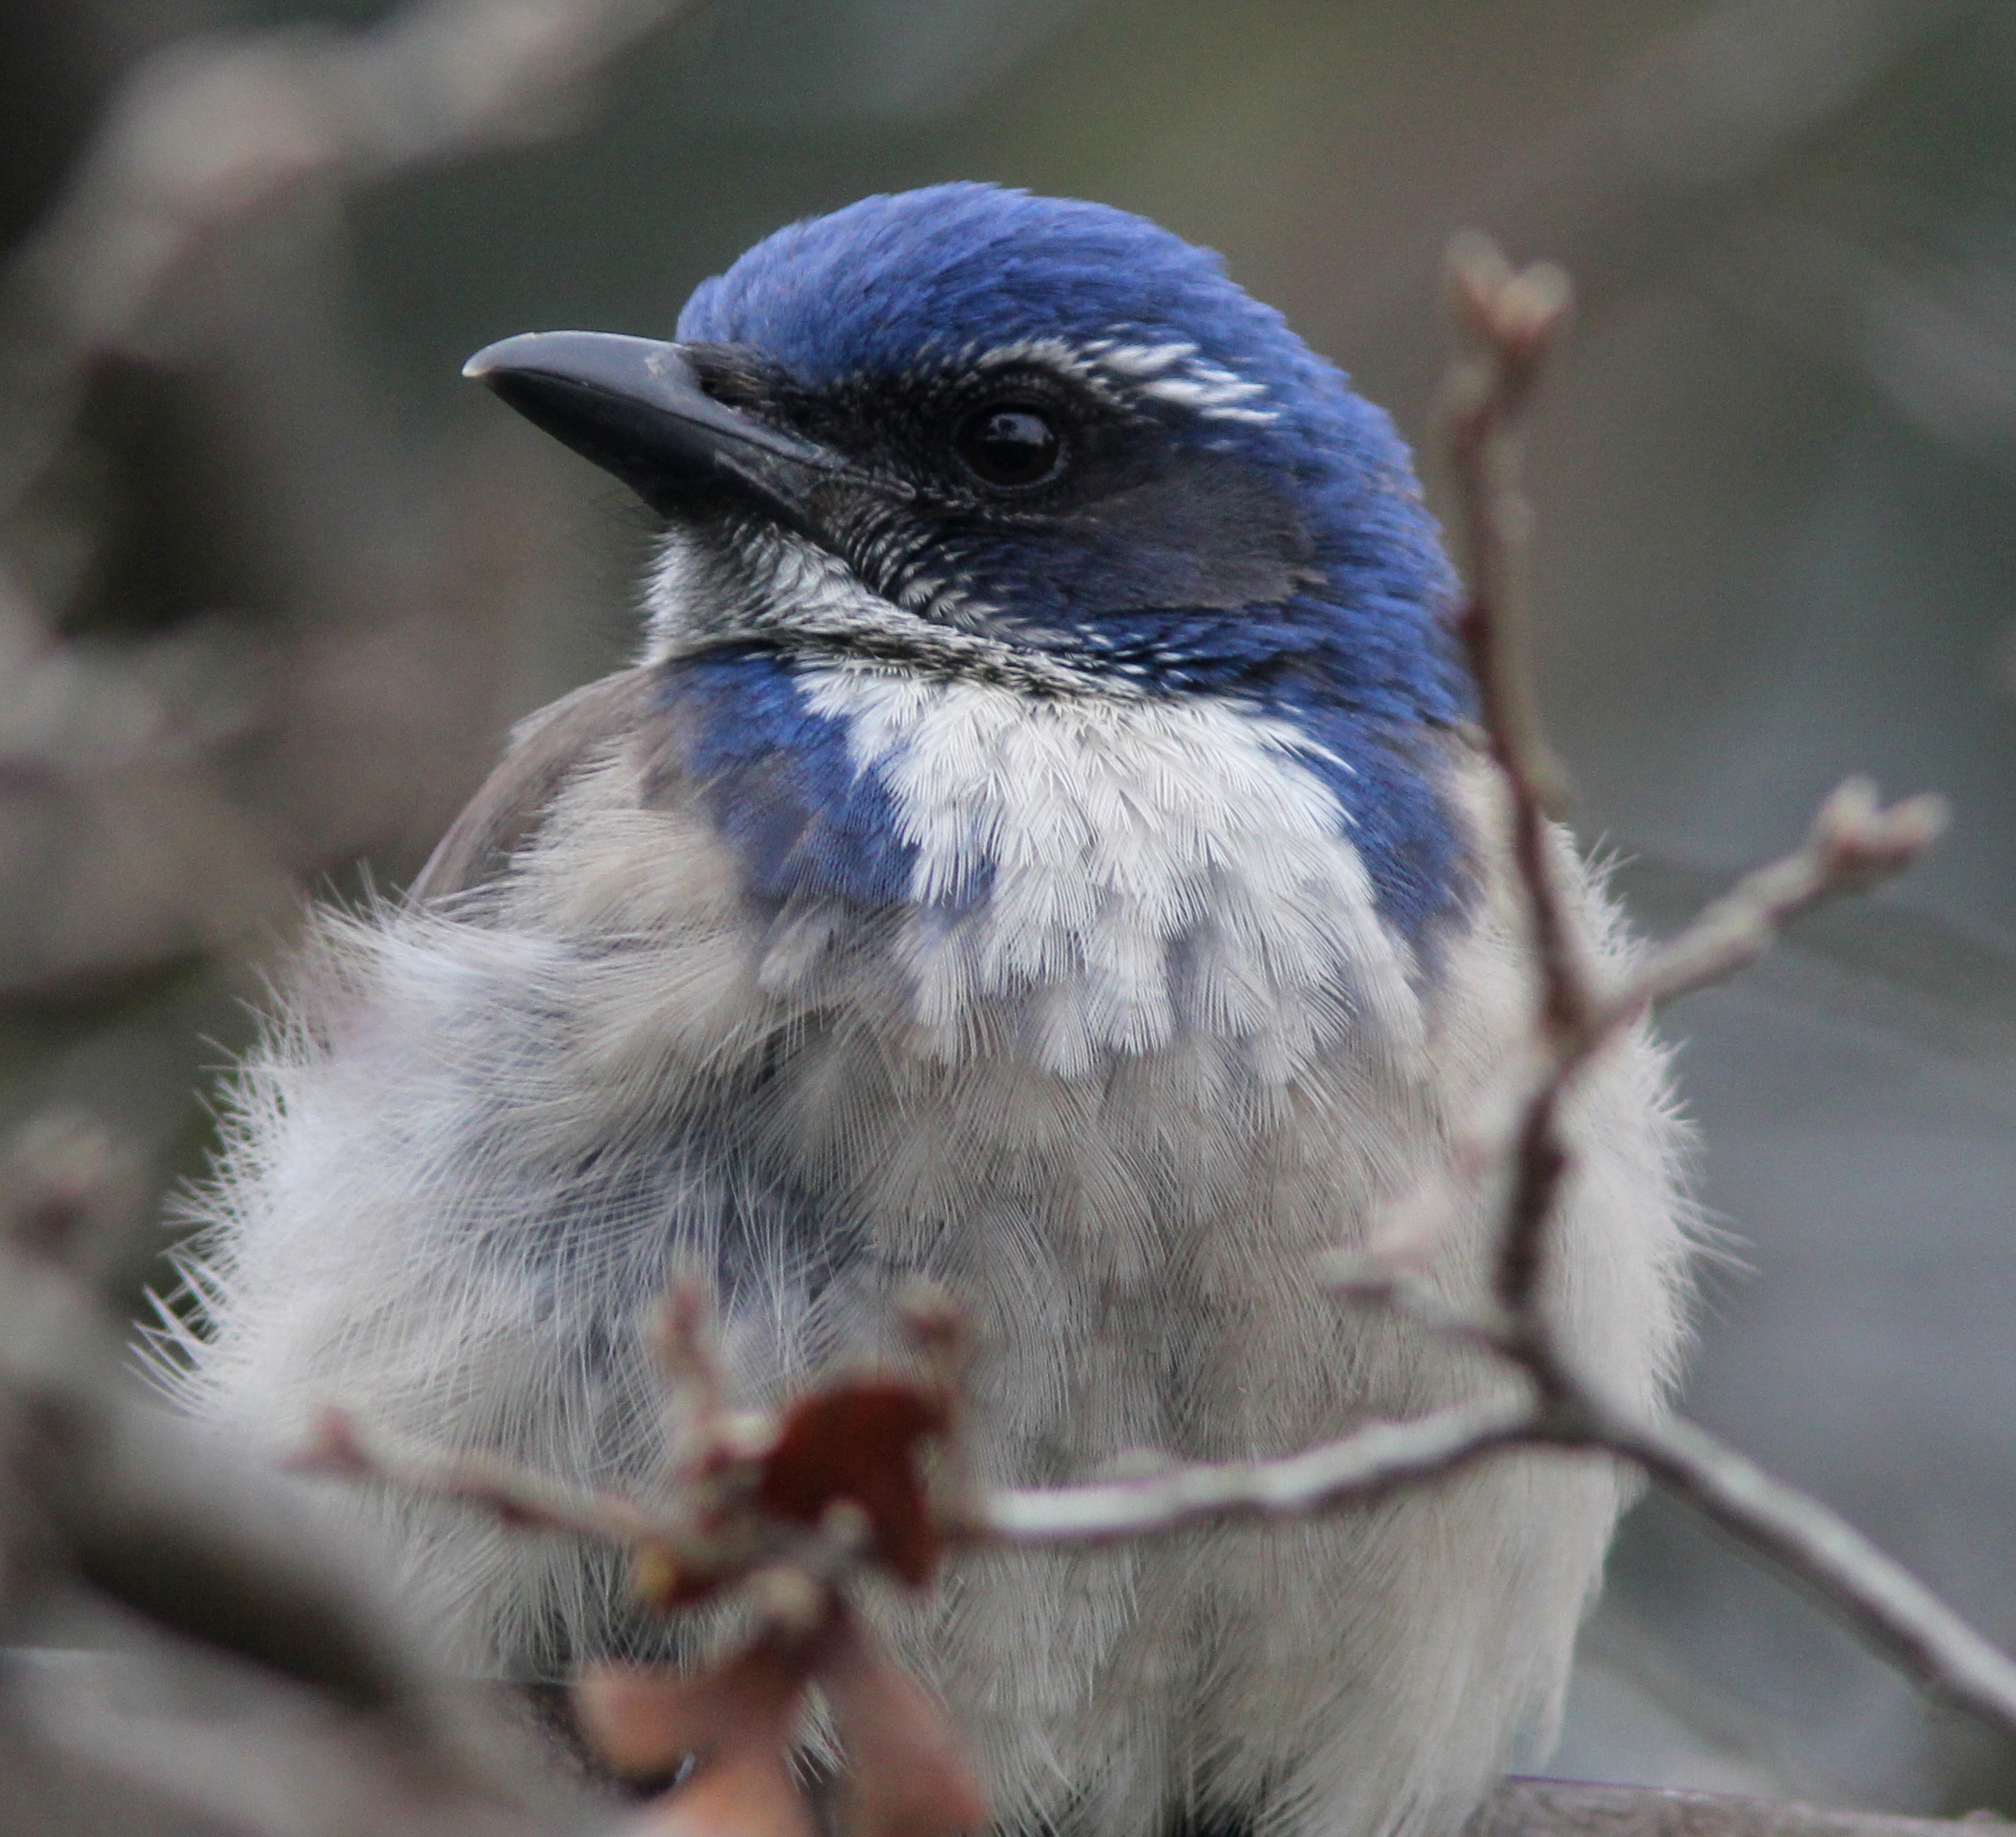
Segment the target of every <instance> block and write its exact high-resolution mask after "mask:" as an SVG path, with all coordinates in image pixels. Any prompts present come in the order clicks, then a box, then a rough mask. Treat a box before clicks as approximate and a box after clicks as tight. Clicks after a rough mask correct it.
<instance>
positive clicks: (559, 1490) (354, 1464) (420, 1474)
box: [286, 1407, 690, 1547]
mask: <svg viewBox="0 0 2016 1837" xmlns="http://www.w3.org/2000/svg"><path fill="white" fill-rule="evenodd" d="M286 1464H287V1465H288V1466H289V1467H290V1468H291V1469H293V1470H294V1471H295V1472H296V1473H301V1474H327V1475H329V1476H330V1477H332V1478H335V1479H350V1480H359V1481H365V1482H371V1483H375V1484H382V1485H387V1486H393V1487H397V1488H398V1489H400V1490H401V1491H402V1492H406V1493H413V1494H415V1495H416V1496H419V1497H421V1498H436V1499H446V1500H449V1501H451V1502H452V1503H455V1504H458V1505H468V1506H473V1507H475V1508H476V1509H478V1510H480V1511H483V1512H487V1513H490V1514H491V1515H492V1516H494V1517H495V1518H498V1519H499V1520H500V1521H502V1522H503V1523H506V1524H509V1525H513V1526H516V1527H519V1528H524V1529H527V1530H533V1531H553V1532H565V1533H568V1534H571V1535H572V1536H575V1537H592V1538H595V1539H597V1541H600V1542H611V1543H619V1544H623V1545H626V1546H630V1547H637V1546H643V1545H659V1546H674V1547H676V1546H678V1545H679V1544H680V1543H682V1542H688V1541H690V1540H689V1533H688V1532H686V1530H685V1528H684V1527H683V1526H681V1525H680V1524H679V1523H677V1522H676V1521H675V1520H674V1518H671V1517H670V1515H662V1516H661V1515H660V1514H658V1513H652V1512H650V1511H648V1510H646V1509H645V1508H644V1507H643V1506H641V1505H640V1504H639V1503H637V1502H636V1501H635V1499H632V1498H626V1497H625V1496H624V1495H622V1494H620V1493H601V1492H597V1491H596V1490H594V1489H592V1488H589V1487H584V1486H570V1485H568V1484H567V1483H566V1482H564V1481H562V1480H557V1479H550V1478H548V1477H547V1476H545V1475H543V1474H534V1473H533V1472H531V1471H529V1470H528V1469H524V1468H522V1467H519V1466H517V1465H515V1464H513V1463H511V1462H509V1461H506V1460H503V1459H498V1458H495V1457H494V1456H489V1455H484V1454H448V1453H444V1452H442V1451H441V1450H436V1449H431V1448H426V1447H422V1446H421V1445H419V1444H417V1443H414V1442H410V1441H407V1440H405V1439H404V1438H403V1437H401V1436H397V1435H390V1434H388V1433H387V1431H385V1430H382V1429H369V1430H368V1429H366V1428H364V1427H363V1425H360V1424H359V1423H358V1421H357V1420H355V1419H354V1418H353V1417H352V1416H350V1415H349V1414H348V1412H347V1411H342V1410H338V1409H334V1408H329V1407H324V1409H323V1410H322V1411H320V1412H319V1414H318V1416H317V1417H316V1420H315V1422H314V1428H313V1430H312V1431H311V1433H310V1435H309V1441H308V1443H307V1445H305V1446H304V1448H302V1449H301V1450H300V1451H299V1452H298V1453H297V1454H294V1455H292V1456H290V1458H289V1459H288V1461H287V1463H286Z"/></svg>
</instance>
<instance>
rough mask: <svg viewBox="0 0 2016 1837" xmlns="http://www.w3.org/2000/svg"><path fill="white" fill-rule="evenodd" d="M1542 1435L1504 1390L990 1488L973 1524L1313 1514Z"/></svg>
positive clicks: (1027, 1539)
mask: <svg viewBox="0 0 2016 1837" xmlns="http://www.w3.org/2000/svg"><path fill="white" fill-rule="evenodd" d="M1539 1434H1540V1418H1539V1416H1537V1414H1536V1408H1535V1405H1534V1402H1533V1400H1532V1399H1531V1396H1522V1395H1521V1394H1520V1393H1519V1392H1518V1391H1499V1392H1497V1393H1495V1394H1493V1395H1491V1396H1484V1397H1479V1398H1477V1399H1474V1400H1473V1401H1469V1402H1466V1403H1461V1404H1458V1405H1455V1406H1453V1407H1451V1408H1449V1409H1447V1410H1439V1411H1434V1413H1433V1414H1432V1415H1429V1416H1420V1417H1417V1418H1415V1420H1412V1421H1410V1422H1397V1423H1396V1422H1375V1423H1368V1424H1367V1425H1366V1426H1365V1427H1364V1428H1362V1429H1360V1430H1357V1431H1356V1433H1355V1434H1352V1435H1346V1436H1345V1437H1343V1438H1342V1440H1337V1441H1332V1442H1326V1443H1323V1444H1322V1445H1320V1446H1317V1447H1315V1448H1310V1449H1306V1450H1303V1452H1302V1453H1300V1454H1289V1455H1287V1456H1284V1457H1283V1458H1282V1459H1278V1460H1255V1461H1225V1462H1218V1463H1213V1462H1205V1463H1198V1464H1190V1465H1181V1466H1171V1467H1167V1468H1165V1469H1162V1470H1161V1471H1159V1472H1157V1473H1154V1474H1148V1475H1146V1476H1144V1477H1143V1478H1142V1479H1133V1480H1118V1481H1113V1482H1109V1483H1108V1484H1103V1485H1091V1486H1062V1487H1053V1488H1044V1489H1027V1490H1018V1489H1010V1490H1002V1491H998V1492H995V1493H990V1494H987V1495H986V1497H985V1498H983V1500H982V1501H981V1505H980V1508H979V1516H978V1518H977V1519H976V1522H975V1523H972V1524H971V1525H970V1526H968V1527H966V1528H965V1532H966V1535H967V1537H969V1538H975V1539H982V1540H996V1541H999V1542H1008V1543H1105V1542H1113V1541H1115V1540H1117V1539H1119V1538H1122V1537H1145V1536H1150V1535H1154V1534H1159V1533H1161V1532H1169V1531H1176V1530H1181V1529H1182V1528H1185V1527H1186V1526H1189V1525H1193V1524H1199V1523H1208V1522H1212V1521H1215V1520H1218V1519H1222V1518H1307V1517H1308V1516H1310V1515H1311V1514H1312V1513H1317V1512H1322V1511H1328V1510H1332V1509H1334V1508H1337V1507H1338V1506H1340V1505H1345V1504H1349V1503H1355V1502H1356V1501H1357V1500H1360V1499H1363V1498H1367V1497H1368V1496H1370V1495H1372V1494H1375V1493H1383V1492H1386V1491H1389V1490H1390V1489H1392V1488H1393V1487H1395V1486H1397V1485H1399V1484H1401V1483H1402V1482H1404V1481H1409V1480H1419V1479H1428V1478H1429V1477H1431V1476H1433V1475H1434V1474H1445V1473H1447V1472H1449V1470H1450V1469H1452V1468H1455V1467H1459V1466H1462V1465H1463V1464H1465V1463H1467V1462H1468V1461H1471V1460H1474V1459H1477V1457H1478V1456H1479V1455H1480V1454H1486V1453H1488V1452H1490V1451H1491V1450H1494V1449H1498V1448H1504V1447H1509V1446H1511V1445H1513V1444H1515V1443H1517V1442H1520V1441H1526V1440H1534V1439H1536V1436H1537V1435H1539Z"/></svg>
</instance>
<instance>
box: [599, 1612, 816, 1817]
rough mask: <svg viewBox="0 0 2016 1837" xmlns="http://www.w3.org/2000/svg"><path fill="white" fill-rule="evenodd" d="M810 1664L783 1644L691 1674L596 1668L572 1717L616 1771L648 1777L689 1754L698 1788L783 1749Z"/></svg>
mask: <svg viewBox="0 0 2016 1837" xmlns="http://www.w3.org/2000/svg"><path fill="white" fill-rule="evenodd" d="M810 1670H811V1654H810V1653H809V1651H808V1650H806V1649H805V1648H804V1647H803V1646H802V1645H799V1644H792V1645H786V1644H785V1643H784V1642H782V1641H780V1640H758V1641H757V1643H756V1644H754V1645H749V1646H745V1647H744V1648H743V1649H742V1650H741V1651H739V1652H738V1653H736V1654H733V1656H732V1657H730V1658H728V1659H723V1661H722V1662H721V1663H720V1664H717V1665H714V1666H712V1667H710V1668H709V1669H707V1670H705V1671H702V1672H699V1673H698V1674H694V1675H692V1676H686V1675H682V1674H680V1673H679V1672H676V1671H672V1670H670V1669H646V1668H644V1667H640V1666H634V1665H616V1664H605V1665H596V1666H592V1667H591V1668H589V1669H587V1670H585V1671H584V1672H582V1674H581V1676H580V1677H579V1678H577V1679H576V1680H575V1684H574V1692H573V1697H574V1713H575V1716H576V1717H577V1719H578V1721H579V1722H580V1726H581V1732H582V1737H583V1739H585V1740H586V1741H587V1744H588V1746H589V1747H591V1748H592V1750H593V1751H594V1752H595V1753H596V1754H597V1756H599V1757H600V1758H601V1760H603V1761H606V1763H607V1764H608V1765H609V1766H611V1767H612V1768H614V1769H615V1771H616V1772H618V1773H621V1774H625V1775H627V1776H630V1777H631V1778H650V1777H651V1776H655V1775H659V1774H664V1773H669V1772H670V1771H673V1769H674V1768H675V1767H676V1766H679V1763H680V1761H684V1759H685V1758H686V1757H688V1756H689V1755H690V1756H692V1757H694V1759H695V1760H696V1761H698V1762H699V1770H698V1771H697V1772H696V1773H695V1775H694V1784H696V1785H697V1784H698V1783H699V1781H700V1780H701V1779H702V1778H704V1777H705V1776H707V1775H708V1774H709V1772H710V1771H713V1770H714V1769H715V1768H716V1767H718V1766H722V1765H724V1764H726V1763H728V1761H736V1762H737V1764H738V1765H739V1764H740V1761H739V1758H738V1757H741V1756H743V1754H744V1753H745V1752H755V1753H762V1754H765V1755H769V1756H772V1757H781V1756H782V1755H783V1754H784V1753H785V1752H786V1749H787V1748H788V1746H789V1743H790V1741H791V1730H792V1727H793V1726H794V1725H795V1724H796V1721H797V1717H798V1702H799V1698H800V1697H801V1695H802V1694H803V1693H804V1690H805V1686H806V1679H807V1676H808V1675H809V1673H810ZM779 1764H780V1765H781V1764H782V1761H780V1762H779ZM682 1790H684V1789H682Z"/></svg>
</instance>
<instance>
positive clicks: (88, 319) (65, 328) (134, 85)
mask: <svg viewBox="0 0 2016 1837" xmlns="http://www.w3.org/2000/svg"><path fill="white" fill-rule="evenodd" d="M682 5H683V0H409V4H407V5H406V6H404V7H401V8H400V9H399V10H398V11H397V12H394V13H392V15H391V16H390V17H388V18H387V19H386V20H384V21H383V22H381V23H379V24H378V25H377V26H374V27H371V28H369V29H368V30H366V31H363V32H356V33H353V34H349V35H348V36H343V35H338V34H334V33H331V32H326V31H314V30H306V29H298V28H297V29H293V30H275V31H269V32H247V33H241V34H236V35H229V36H226V35H218V36H216V37H202V38H198V39H196V40H194V41H178V42H177V43H174V44H172V45H170V46H168V47H167V48H166V49H164V50H163V51H158V52H156V53H155V54H154V55H153V56H151V57H149V58H147V59H146V60H144V61H143V62H142V63H141V65H140V66H139V69H138V70H136V71H134V73H133V75H132V76H130V77H129V79H128V80H126V82H125V83H124V85H123V86H122V89H121V91H120V93H119V95H118V96H117V97H116V98H115V99H114V102H113V104H112V105H111V107H110V110H109V112H108V115H107V117H106V119H105V123H104V124H103V125H102V127H101V128H100V131H99V134H98V135H97V138H96V140H95V144H94V145H93V146H92V147H91V149H90V151H89V152H88V153H87V154H86V155H85V158H84V159H83V160H82V162H81V163H80V166H79V168H78V170H77V172H76V173H75V176H74V177H73V178H72V179H71V183H70V184H69V186H68V188H66V192H65V193H64V195H63V196H62V197H61V199H60V200H59V201H58V202H57V203H56V207H54V208H53V210H51V212H50V213H49V215H48V216H47V217H46V219H45V220H44V222H43V223H42V224H41V227H39V229H38V230H37V232H36V233H35V234H34V235H33V236H32V237H31V238H30V240H29V241H28V243H27V246H26V247H25V248H24V249H23V250H22V251H21V252H20V253H19V254H18V255H17V256H16V257H15V259H14V261H13V262H12V266H11V268H10V270H9V272H8V273H7V275H6V276H5V277H4V280H3V281H0V286H3V287H4V289H5V290H6V294H7V295H10V296H11V303H12V305H13V308H14V309H15V310H16V311H17V312H18V311H20V310H22V309H23V308H24V307H26V308H27V309H28V310H29V312H30V313H31V314H32V321H33V324H34V327H35V329H36V330H37V332H38V333H39V334H41V339H40V341H39V343H38V345H37V365H36V369H37V373H38V380H39V381H40V383H41V397H42V402H43V406H44V408H45V412H46V415H47V417H48V425H46V426H45V427H44V428H43V430H42V434H43V437H42V439H41V441H40V442H37V443H36V444H34V445H28V446H24V445H22V443H21V442H20V441H19V438H18V435H17V440H16V442H15V446H14V451H13V453H12V457H11V459H10V460H9V461H8V469H7V470H6V471H5V472H0V519H3V518H4V517H5V516H6V515H7V514H8V512H9V511H10V510H11V509H12V507H13V505H14V504H15V502H16V501H17V499H18V496H19V495H20V493H21V491H22V490H23V489H24V487H25V485H26V483H27V481H28V480H31V479H32V478H33V477H34V476H35V475H37V472H38V470H40V467H41V465H44V464H46V460H47V458H48V456H49V451H50V449H51V441H52V440H53V439H54V437H55V430H56V427H57V426H60V425H61V421H62V420H63V418H64V417H65V415H66V413H67V412H70V411H71V409H73V408H74V403H75V393H76V390H77V387H78V386H79V385H80V381H81V373H82V371H83V369H84V368H85V366H86V365H87V364H88V363H90V361H91V360H92V359H93V358H95V357H96V356H98V355H100V354H101V353H105V352H109V351H118V350H124V349H127V348H130V347H131V346H132V345H133V344H134V341H135V340H136V339H139V338H140V337H141V336H142V334H144V332H145V331H146V330H147V329H148V328H149V324H150V321H151V319H152V318H153V315H154V314H155V313H156V312H157V311H158V308H159V306H160V304H161V300H162V295H163V288H164V287H165V286H166V285H167V284H168V282H169V281H170V280H173V278H175V277H176V276H178V275H180V274H182V273H183V272H184V271H186V270H187V268H188V266H190V264H191V263H192V261H194V260H196V259H197V257H198V256H201V255H202V252H203V251H205V250H206V249H207V247H208V246H211V245H212V243H213V242H214V241H216V239H217V237H219V236H222V235H223V234H225V233H226V232H227V231H231V230H232V229H234V228H235V227H238V226H240V225H241V224H242V223H244V222H246V220H247V219H248V218H251V217H254V216H256V215H257V214H258V213H259V212H261V211H262V210H264V209H265V208H267V207H270V206H271V205H272V204H274V203H275V202H277V201H279V200H280V199H281V198H283V197H286V196H289V195H290V194H292V193H295V192H298V191H299V190H301V189H302V188H305V187H308V186H309V185H311V184H313V183H322V184H324V185H332V184H333V185H335V186H338V187H350V186H355V185H360V184H367V183H377V182H382V181H383V180H385V179H387V178H392V177H394V176H397V175H398V174H401V173H408V172H411V171H413V170H416V169H417V168H421V167H424V166H427V165H430V164H435V163H441V162H442V161H446V160H450V159H455V158H467V157H469V156H470V155H473V154H475V153H481V152H484V151H486V150H489V149H494V148H498V147H503V146H510V145H516V144H523V143H524V142H526V141H528V140H534V139H541V138H543V137H545V136H547V135H548V134H553V133H556V132H558V131H559V130H560V129H562V128H563V127H565V126H566V125H567V124H569V123H570V122H571V120H572V119H573V118H574V113H575V111H576V110H577V109H578V108H579V106H580V105H581V104H582V100H584V98H583V96H582V91H583V90H584V89H585V88H586V87H587V85H590V84H591V83H592V82H593V81H594V80H597V79H598V78H599V77H601V76H603V75H605V74H606V71H608V70H609V69H610V68H611V66H612V65H613V63H614V61H616V59H617V58H618V57H619V56H621V55H622V54H623V53H624V52H626V51H629V50H630V49H631V48H632V47H633V46H635V45H636V44H637V43H638V42H639V41H640V40H642V39H643V38H644V37H646V36H647V35H649V34H650V33H651V32H655V31H656V30H658V29H659V28H660V27H663V26H664V25H665V24H666V23H667V22H669V21H670V19H671V18H672V17H674V15H675V14H676V13H678V12H679V11H680V10H681V7H682Z"/></svg>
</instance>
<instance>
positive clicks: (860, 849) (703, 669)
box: [656, 645, 917, 907]
mask: <svg viewBox="0 0 2016 1837" xmlns="http://www.w3.org/2000/svg"><path fill="white" fill-rule="evenodd" d="M656 694H657V699H658V703H659V709H660V713H661V714H663V715H665V716H666V717H668V718H669V719H670V724H671V726H672V727H673V728H674V731H675V732H677V733H679V734H680V735H681V736H682V737H683V754H684V757H683V758H682V759H681V761H680V763H681V764H682V765H683V767H684V770H685V772H686V773H687V774H688V776H689V778H690V779H691V781H692V782H693V784H694V787H695V789H696V790H697V791H698V792H699V796H700V797H702V798H703V799H704V801H705V802H706V805H707V807H708V810H709V813H710V815H711V816H713V821H714V823H715V825H716V826H717V827H718V829H719V830H720V831H721V833H722V835H723V836H725V837H726V838H727V840H728V843H729V845H731V846H732V847H733V849H734V850H735V851H736V853H737V855H738V857H739V858H740V860H741V862H742V866H743V873H744V875H746V876H747V883H746V884H747V888H748V890H749V893H750V894H751V895H752V897H753V898H754V899H757V900H758V901H760V902H762V903H763V904H772V905H782V904H785V903H786V902H787V901H790V900H792V899H801V898H806V899H809V898H821V897H824V898H837V899H844V900H847V901H849V902H850V903H852V904H856V905H861V906H869V907H877V906H893V905H895V904H899V903H901V902H902V901H903V900H904V899H907V898H908V895H909V890H910V881H911V870H912V869H913V866H914V865H915V862H916V857H917V850H916V847H915V845H913V844H912V843H910V842H908V841H905V840H904V839H903V835H902V833H901V827H900V825H899V823H898V818H897V812H896V809H895V806H894V802H892V801H891V799H890V797H889V792H888V789H887V788H886V787H884V784H883V782H882V780H881V777H880V776H879V774H878V773H877V772H874V770H872V769H864V768H862V767H859V766H857V764H856V763H855V760H854V759H853V758H852V757H851V756H850V753H849V750H848V746H847V734H846V730H845V727H844V726H843V724H841V723H840V722H839V721H837V720H835V719H832V718H831V717H830V716H829V715H825V714H821V713H820V712H819V711H818V710H817V709H814V708H813V707H811V704H809V703H808V701H807V700H806V697H805V695H804V694H803V693H802V691H801V689H800V686H799V683H798V680H797V673H796V669H795V668H794V666H793V665H792V664H791V660H789V659H788V658H786V657H785V656H783V655H780V654H779V653H778V652H777V651H772V650H768V649H767V648H765V647H763V646H758V645H735V646H726V647H724V648H723V649H721V650H718V651H708V652H706V653H704V655H699V656H696V657H688V658H681V659H675V660H673V661H672V662H670V663H668V664H666V665H664V666H663V667H662V668H661V670H660V675H659V680H658V685H657V690H656Z"/></svg>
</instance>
